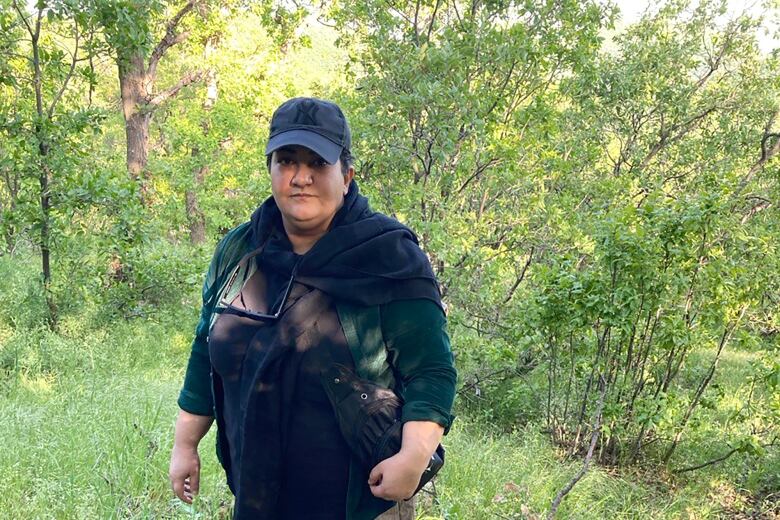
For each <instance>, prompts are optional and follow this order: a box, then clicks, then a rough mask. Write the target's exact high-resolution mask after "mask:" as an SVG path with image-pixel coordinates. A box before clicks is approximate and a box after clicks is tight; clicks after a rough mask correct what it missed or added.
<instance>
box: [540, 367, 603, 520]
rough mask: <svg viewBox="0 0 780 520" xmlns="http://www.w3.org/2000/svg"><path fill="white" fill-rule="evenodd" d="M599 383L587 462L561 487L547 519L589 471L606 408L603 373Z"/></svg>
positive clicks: (549, 518) (550, 519)
mask: <svg viewBox="0 0 780 520" xmlns="http://www.w3.org/2000/svg"><path fill="white" fill-rule="evenodd" d="M599 385H600V386H601V395H599V403H598V406H597V409H596V416H595V417H594V420H593V433H592V434H591V436H590V446H589V447H588V454H587V455H586V456H585V462H584V464H583V465H582V468H581V469H580V470H579V471H578V472H577V474H576V475H574V478H572V479H571V481H569V483H568V484H566V486H565V487H564V488H563V489H561V490H560V491H559V492H558V494H557V495H556V496H555V500H553V503H552V506H551V507H550V512H549V513H547V520H552V519H553V518H555V513H556V512H557V511H558V507H559V506H560V505H561V501H562V500H563V499H564V497H565V496H566V495H568V494H569V491H571V490H572V489H573V488H574V486H575V485H576V484H577V482H579V481H580V479H581V478H582V477H584V476H585V473H586V472H587V471H588V466H590V460H591V459H592V458H593V450H594V449H595V448H596V443H597V442H598V440H599V437H600V436H601V410H602V409H603V408H604V395H605V394H606V393H607V384H606V381H604V376H603V375H601V374H599Z"/></svg>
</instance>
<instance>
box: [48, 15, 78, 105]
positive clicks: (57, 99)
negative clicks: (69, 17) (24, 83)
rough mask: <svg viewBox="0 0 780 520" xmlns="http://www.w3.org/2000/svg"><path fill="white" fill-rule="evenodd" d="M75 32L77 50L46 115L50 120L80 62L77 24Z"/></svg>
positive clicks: (74, 26)
mask: <svg viewBox="0 0 780 520" xmlns="http://www.w3.org/2000/svg"><path fill="white" fill-rule="evenodd" d="M73 31H74V39H75V48H74V49H73V54H71V61H70V68H69V69H68V74H67V75H66V76H65V79H64V80H62V85H61V86H60V90H59V91H58V92H57V95H55V96H54V99H52V100H51V104H50V105H49V109H48V110H47V111H46V113H47V114H48V115H49V119H51V116H52V115H53V114H54V109H55V107H56V106H57V103H59V102H60V98H61V97H62V94H63V93H64V92H65V89H66V88H68V83H70V78H72V77H73V71H74V70H75V69H76V62H77V61H78V55H79V24H78V23H77V22H75V23H74V24H73Z"/></svg>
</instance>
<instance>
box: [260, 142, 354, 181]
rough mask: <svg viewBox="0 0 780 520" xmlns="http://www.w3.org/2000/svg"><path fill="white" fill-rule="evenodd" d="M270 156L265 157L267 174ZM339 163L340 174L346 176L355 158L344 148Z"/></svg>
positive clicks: (269, 168) (269, 166) (269, 169)
mask: <svg viewBox="0 0 780 520" xmlns="http://www.w3.org/2000/svg"><path fill="white" fill-rule="evenodd" d="M272 156H273V154H268V155H266V156H265V167H266V168H268V171H269V172H270V171H271V157H272ZM339 162H340V163H341V174H342V175H346V174H347V172H348V171H349V167H350V166H352V165H353V164H354V163H355V158H354V157H353V156H352V152H350V151H349V150H347V149H346V148H343V149H342V150H341V155H340V156H339Z"/></svg>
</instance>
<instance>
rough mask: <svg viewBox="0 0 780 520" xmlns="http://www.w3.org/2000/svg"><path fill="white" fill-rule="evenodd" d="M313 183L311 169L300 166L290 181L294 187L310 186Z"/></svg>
mask: <svg viewBox="0 0 780 520" xmlns="http://www.w3.org/2000/svg"><path fill="white" fill-rule="evenodd" d="M311 181H312V177H311V171H309V168H307V167H306V166H305V165H301V164H299V165H298V167H297V168H296V169H295V174H294V175H293V177H292V179H291V180H290V183H291V184H292V185H293V186H308V185H309V184H311Z"/></svg>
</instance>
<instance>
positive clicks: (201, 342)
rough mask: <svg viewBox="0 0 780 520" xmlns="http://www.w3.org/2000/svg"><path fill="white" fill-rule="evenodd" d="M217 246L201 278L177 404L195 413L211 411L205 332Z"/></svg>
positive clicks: (211, 397)
mask: <svg viewBox="0 0 780 520" xmlns="http://www.w3.org/2000/svg"><path fill="white" fill-rule="evenodd" d="M219 249H220V248H219V246H218V247H217V251H216V252H215V253H214V257H213V258H212V260H211V265H210V266H209V270H208V273H207V274H206V280H205V281H204V282H203V291H202V293H201V294H202V301H203V303H202V306H201V311H200V320H199V321H198V324H197V326H196V327H195V339H194V340H193V341H192V350H191V352H190V359H189V361H188V362H187V372H186V374H185V375H184V386H183V387H182V389H181V392H179V400H178V404H179V408H181V409H182V410H184V411H185V412H190V413H193V414H196V415H214V410H213V409H214V397H213V396H212V393H211V362H210V361H209V349H208V334H209V327H210V325H211V308H212V306H211V301H210V300H211V293H212V292H213V290H214V289H213V285H214V283H215V280H216V275H217V271H218V266H219V256H220V255H219Z"/></svg>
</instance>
